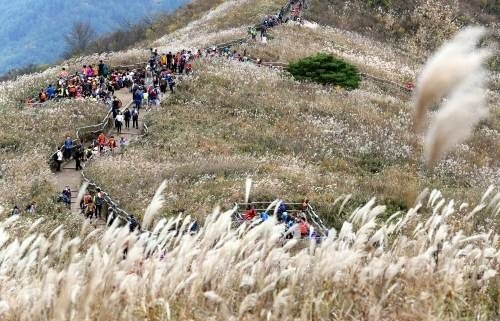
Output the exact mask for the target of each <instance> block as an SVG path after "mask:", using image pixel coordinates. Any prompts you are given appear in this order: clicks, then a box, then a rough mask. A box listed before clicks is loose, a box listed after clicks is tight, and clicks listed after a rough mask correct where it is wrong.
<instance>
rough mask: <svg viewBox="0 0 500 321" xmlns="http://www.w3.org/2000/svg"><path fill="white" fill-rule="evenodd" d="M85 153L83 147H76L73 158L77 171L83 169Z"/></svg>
mask: <svg viewBox="0 0 500 321" xmlns="http://www.w3.org/2000/svg"><path fill="white" fill-rule="evenodd" d="M83 156H84V155H83V151H82V145H80V144H78V145H76V148H75V152H74V154H73V158H74V159H75V170H77V171H78V170H82V169H83V167H82V165H81V161H82V158H83Z"/></svg>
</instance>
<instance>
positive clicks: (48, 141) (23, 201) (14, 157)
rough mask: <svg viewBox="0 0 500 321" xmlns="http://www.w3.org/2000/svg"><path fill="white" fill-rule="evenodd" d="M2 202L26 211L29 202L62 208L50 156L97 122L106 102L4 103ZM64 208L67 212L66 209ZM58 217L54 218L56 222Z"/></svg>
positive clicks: (42, 211)
mask: <svg viewBox="0 0 500 321" xmlns="http://www.w3.org/2000/svg"><path fill="white" fill-rule="evenodd" d="M0 108H2V109H1V110H0V112H1V114H2V117H0V127H1V128H4V129H7V130H2V131H1V132H0V151H1V153H0V163H1V165H0V178H1V179H0V195H1V198H0V205H2V206H4V207H5V208H7V209H10V208H12V207H13V206H14V205H18V206H19V207H20V208H21V209H22V210H23V211H24V208H25V206H27V205H28V204H29V203H30V202H32V201H36V202H37V204H38V210H37V217H38V215H49V214H50V215H49V216H48V217H51V216H52V214H54V213H57V212H59V209H58V208H57V206H54V201H55V198H56V196H57V193H58V192H60V191H56V189H55V186H54V182H53V174H52V173H51V172H50V169H49V165H48V160H49V157H50V154H51V153H53V152H54V151H55V150H56V148H57V147H58V146H60V145H61V144H62V142H63V141H64V139H65V138H66V137H67V136H71V137H73V138H74V137H75V129H76V128H77V127H80V126H86V125H92V124H95V123H98V122H100V121H101V120H102V118H104V116H105V115H106V113H107V110H106V108H105V106H104V105H103V104H102V103H98V102H92V101H76V100H66V101H63V102H60V103H54V102H49V103H45V104H43V105H42V106H37V107H25V108H24V109H22V110H19V109H17V108H16V107H10V106H5V107H0ZM64 212H66V211H64ZM58 220H60V217H59V218H58V219H57V220H56V219H54V221H55V223H54V224H60V223H57V221H58Z"/></svg>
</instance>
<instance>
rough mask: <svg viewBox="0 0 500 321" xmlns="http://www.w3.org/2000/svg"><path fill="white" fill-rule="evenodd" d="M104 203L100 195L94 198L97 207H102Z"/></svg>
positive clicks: (97, 194)
mask: <svg viewBox="0 0 500 321" xmlns="http://www.w3.org/2000/svg"><path fill="white" fill-rule="evenodd" d="M102 201H103V198H102V197H100V196H99V193H96V194H95V196H94V202H95V205H97V206H99V205H102V203H103V202H102Z"/></svg>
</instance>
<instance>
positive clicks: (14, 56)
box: [0, 0, 187, 74]
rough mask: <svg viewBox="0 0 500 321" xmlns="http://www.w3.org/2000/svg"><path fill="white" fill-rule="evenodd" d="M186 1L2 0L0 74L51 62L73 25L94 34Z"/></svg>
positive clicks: (60, 50)
mask: <svg viewBox="0 0 500 321" xmlns="http://www.w3.org/2000/svg"><path fill="white" fill-rule="evenodd" d="M186 2H187V0H168V1H167V0H142V1H133V0H108V1H99V0H83V1H66V0H48V1H38V0H19V1H7V0H1V1H0V6H1V8H2V10H0V19H1V21H2V28H1V30H0V39H3V41H2V43H1V45H0V74H2V73H4V72H6V71H7V70H9V69H12V68H19V67H22V66H25V65H28V64H32V63H33V64H43V63H50V62H53V61H54V60H55V59H57V58H58V57H60V56H61V54H62V53H63V51H64V49H65V42H64V35H65V34H66V33H67V32H68V31H69V30H70V29H71V26H72V25H73V23H74V22H77V21H83V22H87V23H90V25H91V26H92V28H93V29H94V30H95V31H96V32H97V34H103V33H106V32H109V31H112V30H114V29H117V28H120V27H123V26H124V25H125V26H126V25H127V24H129V23H135V22H137V21H138V20H139V19H141V18H143V17H150V16H153V15H155V14H156V13H159V12H164V11H168V10H173V9H176V8H177V7H179V6H180V5H182V4H184V3H186Z"/></svg>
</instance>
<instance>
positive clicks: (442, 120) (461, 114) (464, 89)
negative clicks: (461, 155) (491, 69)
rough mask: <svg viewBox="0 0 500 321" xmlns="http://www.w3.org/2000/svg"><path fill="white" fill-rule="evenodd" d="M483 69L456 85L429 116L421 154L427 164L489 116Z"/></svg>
mask: <svg viewBox="0 0 500 321" xmlns="http://www.w3.org/2000/svg"><path fill="white" fill-rule="evenodd" d="M484 80H485V73H484V72H479V71H476V74H475V75H471V76H470V77H469V78H467V79H466V80H465V81H464V82H463V83H462V84H460V85H459V86H457V88H456V90H455V91H454V92H453V93H452V94H451V96H450V98H449V99H448V100H447V101H446V102H445V103H444V105H443V107H441V109H440V110H439V111H438V113H437V114H436V115H435V117H434V119H433V120H432V122H431V124H430V127H429V130H428V132H427V134H426V138H425V144H424V155H425V160H426V162H427V165H428V166H432V165H433V164H434V163H435V162H436V161H437V160H439V159H440V158H442V157H443V156H444V155H445V154H446V153H447V152H448V151H449V150H450V149H451V148H452V147H453V146H455V145H456V144H458V143H460V142H462V141H464V140H465V139H466V138H467V137H469V136H470V135H471V134H472V131H473V129H474V126H475V125H476V124H477V123H479V122H480V121H481V120H483V119H485V118H486V117H488V108H487V105H486V101H485V95H486V93H485V90H484V89H483V88H482V87H483V84H484Z"/></svg>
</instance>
